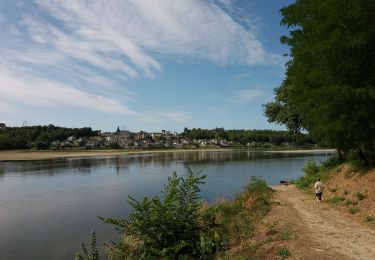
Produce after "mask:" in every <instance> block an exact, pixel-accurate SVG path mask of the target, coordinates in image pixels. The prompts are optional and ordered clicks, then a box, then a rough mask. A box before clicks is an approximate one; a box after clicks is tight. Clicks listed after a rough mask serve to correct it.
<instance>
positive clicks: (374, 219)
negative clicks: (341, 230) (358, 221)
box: [366, 215, 375, 223]
mask: <svg viewBox="0 0 375 260" xmlns="http://www.w3.org/2000/svg"><path fill="white" fill-rule="evenodd" d="M366 221H367V222H370V223H375V217H374V216H369V215H367V216H366Z"/></svg>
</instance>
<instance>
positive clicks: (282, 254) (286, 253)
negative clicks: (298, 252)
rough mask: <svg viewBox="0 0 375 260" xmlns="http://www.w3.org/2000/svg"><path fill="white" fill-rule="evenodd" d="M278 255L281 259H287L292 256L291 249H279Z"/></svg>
mask: <svg viewBox="0 0 375 260" xmlns="http://www.w3.org/2000/svg"><path fill="white" fill-rule="evenodd" d="M277 254H278V255H279V256H280V257H281V259H286V258H287V257H289V256H290V255H291V254H290V251H289V249H288V248H286V247H281V248H278V249H277Z"/></svg>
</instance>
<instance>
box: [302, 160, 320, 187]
mask: <svg viewBox="0 0 375 260" xmlns="http://www.w3.org/2000/svg"><path fill="white" fill-rule="evenodd" d="M303 171H304V173H305V174H304V176H301V177H300V178H298V179H297V180H296V185H297V186H298V187H300V188H307V187H309V186H310V185H311V184H312V183H314V182H315V181H316V179H317V178H320V177H321V176H320V169H319V166H318V165H317V164H316V162H315V161H313V160H309V161H308V162H307V163H306V165H305V167H304V168H303Z"/></svg>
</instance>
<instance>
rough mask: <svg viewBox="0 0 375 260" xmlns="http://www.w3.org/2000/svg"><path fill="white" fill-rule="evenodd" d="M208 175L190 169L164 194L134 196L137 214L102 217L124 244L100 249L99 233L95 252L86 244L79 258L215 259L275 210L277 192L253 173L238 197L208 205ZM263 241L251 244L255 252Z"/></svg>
mask: <svg viewBox="0 0 375 260" xmlns="http://www.w3.org/2000/svg"><path fill="white" fill-rule="evenodd" d="M204 178H205V176H204V175H202V174H200V173H194V172H192V171H191V170H190V169H188V170H187V174H186V177H179V176H178V175H177V173H176V172H174V173H173V174H172V175H171V176H170V177H169V178H168V183H167V184H166V185H165V186H164V189H163V191H162V197H161V198H160V197H153V198H147V197H145V198H143V199H142V200H140V201H137V200H135V199H134V198H131V197H130V198H129V200H128V201H129V203H130V204H131V205H132V207H133V210H134V212H133V213H132V214H131V215H130V216H129V218H127V219H114V218H105V217H100V219H101V220H103V221H104V222H105V223H108V224H112V225H114V226H115V228H116V229H117V230H118V231H119V232H120V233H121V234H123V238H122V240H121V241H120V242H118V243H113V244H111V245H106V246H105V249H104V251H103V252H102V253H99V252H98V248H97V245H96V236H95V233H93V236H92V242H91V250H87V248H86V246H85V245H84V244H83V245H82V250H83V253H81V254H78V255H77V256H76V259H95V260H97V259H150V258H159V259H160V258H162V259H193V258H194V259H211V258H213V257H217V258H220V257H221V256H224V255H225V253H226V250H228V249H230V248H231V247H233V246H236V245H238V244H239V243H240V241H242V240H244V239H249V238H251V237H253V236H254V235H255V229H256V225H257V223H258V222H259V221H260V220H261V219H262V217H263V216H264V215H265V214H267V212H269V211H270V209H271V198H272V194H273V190H272V189H271V188H269V187H268V185H267V183H266V182H265V181H264V180H263V179H261V178H257V177H252V178H251V180H250V181H249V183H248V184H247V185H246V186H245V188H244V191H243V192H241V193H239V194H238V195H237V196H235V198H234V199H232V200H225V201H222V202H218V203H215V204H213V205H208V204H206V203H204V202H203V201H202V199H201V198H200V197H199V192H200V188H199V185H200V184H202V183H203V181H204ZM257 247H259V244H255V245H252V246H250V247H249V248H248V252H247V253H250V254H255V252H256V249H257Z"/></svg>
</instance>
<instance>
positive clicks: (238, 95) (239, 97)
mask: <svg viewBox="0 0 375 260" xmlns="http://www.w3.org/2000/svg"><path fill="white" fill-rule="evenodd" d="M261 96H263V93H262V91H261V90H258V89H243V90H238V91H236V92H234V94H233V97H232V99H231V100H232V101H234V102H249V101H252V100H254V99H256V98H259V97H261Z"/></svg>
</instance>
